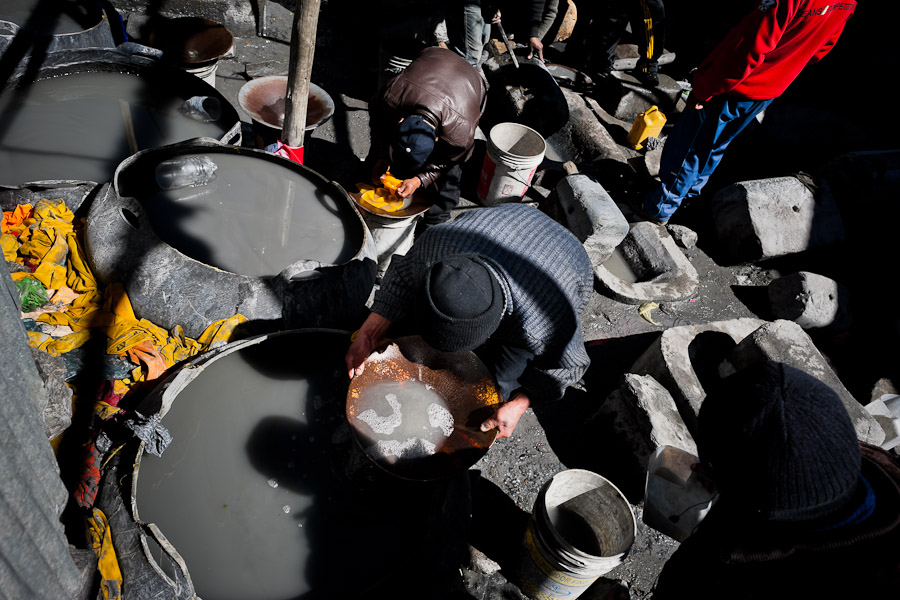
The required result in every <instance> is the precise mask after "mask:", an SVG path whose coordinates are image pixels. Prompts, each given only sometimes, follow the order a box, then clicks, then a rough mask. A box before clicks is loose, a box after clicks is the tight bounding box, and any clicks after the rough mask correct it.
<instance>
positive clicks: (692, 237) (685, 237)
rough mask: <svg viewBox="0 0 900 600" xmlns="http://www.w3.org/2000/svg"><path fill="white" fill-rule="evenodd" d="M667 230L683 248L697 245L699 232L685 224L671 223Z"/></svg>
mask: <svg viewBox="0 0 900 600" xmlns="http://www.w3.org/2000/svg"><path fill="white" fill-rule="evenodd" d="M666 230H667V231H668V232H669V235H671V236H672V239H673V240H675V243H676V244H678V245H679V246H681V247H682V248H693V247H694V246H696V245H697V232H696V231H694V230H693V229H690V228H688V227H685V226H684V225H675V224H669V225H667V226H666Z"/></svg>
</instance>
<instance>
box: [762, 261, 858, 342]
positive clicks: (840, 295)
mask: <svg viewBox="0 0 900 600" xmlns="http://www.w3.org/2000/svg"><path fill="white" fill-rule="evenodd" d="M768 292H769V302H770V304H771V305H772V314H773V315H774V316H775V318H776V319H785V320H787V321H793V322H794V323H796V324H797V325H799V326H800V327H802V328H803V329H817V328H822V327H828V328H831V329H835V330H845V329H848V328H849V327H850V322H851V316H850V311H849V307H848V300H847V298H848V291H847V288H846V287H844V286H843V285H841V284H839V283H838V282H837V281H835V280H833V279H830V278H828V277H825V276H823V275H817V274H815V273H810V272H808V271H800V272H798V273H792V274H791V275H785V276H784V277H779V278H778V279H776V280H774V281H773V282H772V283H770V284H769V286H768Z"/></svg>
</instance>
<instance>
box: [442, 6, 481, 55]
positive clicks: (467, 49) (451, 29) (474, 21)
mask: <svg viewBox="0 0 900 600" xmlns="http://www.w3.org/2000/svg"><path fill="white" fill-rule="evenodd" d="M447 36H448V37H449V38H450V45H451V46H452V47H453V49H454V50H456V52H457V53H459V54H460V55H461V56H462V57H463V58H465V59H466V62H468V63H469V64H470V65H472V66H473V67H477V66H479V65H480V64H481V57H482V55H483V54H484V47H485V45H487V43H488V41H490V39H491V24H490V23H489V22H487V21H485V20H484V17H483V16H482V14H481V6H479V5H478V4H468V3H467V4H465V5H464V6H463V12H462V15H460V14H454V13H452V11H449V12H448V14H447Z"/></svg>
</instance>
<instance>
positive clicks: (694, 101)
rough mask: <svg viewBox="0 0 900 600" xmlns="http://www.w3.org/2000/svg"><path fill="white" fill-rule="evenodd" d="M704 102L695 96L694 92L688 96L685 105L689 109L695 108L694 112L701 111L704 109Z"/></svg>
mask: <svg viewBox="0 0 900 600" xmlns="http://www.w3.org/2000/svg"><path fill="white" fill-rule="evenodd" d="M703 102H704V101H703V100H700V99H698V98H697V96H695V95H694V92H691V93H690V94H688V97H687V100H685V104H686V105H687V107H688V108H693V109H694V110H701V109H702V108H703Z"/></svg>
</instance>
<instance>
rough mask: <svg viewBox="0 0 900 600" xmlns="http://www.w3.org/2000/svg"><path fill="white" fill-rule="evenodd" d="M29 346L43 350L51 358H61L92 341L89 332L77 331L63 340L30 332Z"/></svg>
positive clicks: (62, 338)
mask: <svg viewBox="0 0 900 600" xmlns="http://www.w3.org/2000/svg"><path fill="white" fill-rule="evenodd" d="M26 333H27V334H28V345H29V346H31V347H32V348H37V349H38V350H43V351H44V352H46V353H47V354H49V355H50V356H59V355H61V354H65V353H66V352H68V351H69V350H74V349H75V348H78V347H80V346H83V345H84V344H86V343H87V341H88V340H89V339H91V334H90V332H89V331H76V332H74V333H70V334H69V335H67V336H63V337H61V338H53V337H50V336H49V335H47V334H46V333H38V332H36V331H28V332H26Z"/></svg>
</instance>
